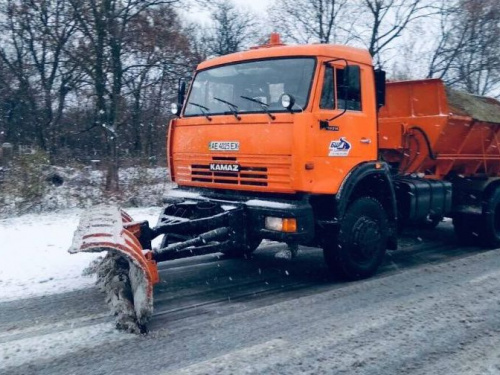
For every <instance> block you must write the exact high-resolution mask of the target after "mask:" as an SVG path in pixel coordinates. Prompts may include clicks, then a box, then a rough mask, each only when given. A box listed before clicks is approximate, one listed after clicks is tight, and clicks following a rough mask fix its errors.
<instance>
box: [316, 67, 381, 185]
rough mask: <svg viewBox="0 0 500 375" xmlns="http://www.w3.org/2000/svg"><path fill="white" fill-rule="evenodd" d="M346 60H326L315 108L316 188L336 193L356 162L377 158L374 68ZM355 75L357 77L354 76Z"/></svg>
mask: <svg viewBox="0 0 500 375" xmlns="http://www.w3.org/2000/svg"><path fill="white" fill-rule="evenodd" d="M344 61H345V60H341V61H340V60H339V61H337V62H335V63H333V64H331V63H323V64H322V67H321V70H320V84H319V90H318V91H319V92H318V94H317V97H316V100H315V103H314V104H313V105H314V110H313V112H314V113H315V118H316V121H317V122H316V124H315V125H314V126H313V127H312V129H311V131H312V137H313V142H312V144H313V154H314V165H315V171H316V173H315V174H316V178H315V179H314V186H313V191H315V192H318V193H337V191H338V189H339V187H340V185H341V183H342V181H343V180H344V178H345V177H346V176H347V174H348V173H349V171H351V170H352V169H353V168H354V167H355V166H356V165H358V164H360V163H362V162H365V161H371V160H375V159H376V158H377V122H376V111H375V105H374V103H372V98H373V97H374V92H373V91H374V89H373V86H374V84H373V70H372V68H371V67H368V66H361V65H357V64H355V63H349V64H348V65H349V67H350V68H348V69H347V70H351V72H352V71H353V70H354V71H356V70H359V75H357V77H356V74H354V75H352V74H351V75H349V77H347V75H348V74H347V70H346V63H345V62H344ZM353 77H354V78H353ZM356 81H357V82H356Z"/></svg>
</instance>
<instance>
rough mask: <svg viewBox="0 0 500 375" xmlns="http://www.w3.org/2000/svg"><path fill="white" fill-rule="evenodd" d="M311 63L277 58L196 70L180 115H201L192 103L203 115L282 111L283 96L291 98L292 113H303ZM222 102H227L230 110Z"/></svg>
mask: <svg viewBox="0 0 500 375" xmlns="http://www.w3.org/2000/svg"><path fill="white" fill-rule="evenodd" d="M315 63H316V61H315V59H314V58H310V57H296V58H278V59H269V60H258V61H247V62H242V63H238V64H231V65H224V66H219V67H215V68H210V69H207V70H203V71H200V72H199V73H198V74H197V75H196V77H195V79H194V82H193V87H192V89H191V93H190V95H189V98H188V100H187V104H186V109H185V111H184V116H200V115H201V116H202V115H203V113H201V111H200V108H199V107H198V106H196V105H194V104H193V103H196V104H198V105H202V106H203V107H204V108H206V110H205V114H207V115H217V114H228V113H233V112H234V111H233V110H232V109H234V110H236V111H237V113H259V112H260V113H266V112H285V111H287V110H286V109H285V108H283V106H282V105H281V100H280V98H281V95H283V94H285V93H286V94H289V95H292V96H293V97H294V98H295V105H294V106H293V108H292V110H296V111H300V110H303V109H304V108H305V107H306V106H307V101H308V99H309V92H310V88H311V83H312V78H313V73H314V68H315ZM248 98H252V99H255V100H254V101H252V100H248ZM221 99H222V100H221ZM226 103H231V104H232V109H231V108H228V104H226ZM264 107H265V108H264Z"/></svg>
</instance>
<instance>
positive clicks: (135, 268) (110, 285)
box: [68, 206, 158, 332]
mask: <svg viewBox="0 0 500 375" xmlns="http://www.w3.org/2000/svg"><path fill="white" fill-rule="evenodd" d="M140 224H141V223H140V222H134V221H133V220H132V218H131V217H130V216H129V215H128V214H127V213H126V212H124V211H122V210H121V209H120V208H118V207H113V206H101V207H95V208H92V209H91V210H88V211H86V212H84V214H83V215H82V217H81V219H80V223H79V225H78V228H77V230H76V231H75V234H74V237H73V243H72V245H71V247H70V249H69V250H68V251H69V252H70V253H71V254H75V253H80V252H102V251H107V252H108V254H107V255H106V257H105V258H104V259H103V260H102V261H101V262H100V264H99V265H98V267H97V275H98V285H99V286H100V287H101V289H103V290H104V291H105V292H106V295H107V302H108V304H109V305H110V307H111V310H112V311H113V313H114V314H115V315H116V316H117V327H118V328H121V329H125V330H128V331H131V332H144V330H145V325H146V323H147V322H148V320H149V318H150V317H151V315H152V312H153V285H154V284H155V283H157V282H158V270H157V267H156V262H155V261H154V260H152V259H151V256H150V254H151V253H150V251H149V249H148V250H144V249H143V248H142V246H141V244H140V242H139V240H138V237H139V236H140Z"/></svg>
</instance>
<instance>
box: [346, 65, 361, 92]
mask: <svg viewBox="0 0 500 375" xmlns="http://www.w3.org/2000/svg"><path fill="white" fill-rule="evenodd" d="M360 82H361V79H360V70H359V66H358V65H347V66H346V67H345V69H344V86H345V87H346V89H347V91H359V90H360V89H361V86H360Z"/></svg>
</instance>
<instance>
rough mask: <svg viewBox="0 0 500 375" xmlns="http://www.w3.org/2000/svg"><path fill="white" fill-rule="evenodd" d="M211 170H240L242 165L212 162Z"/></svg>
mask: <svg viewBox="0 0 500 375" xmlns="http://www.w3.org/2000/svg"><path fill="white" fill-rule="evenodd" d="M210 170H211V171H224V172H239V171H240V166H239V165H238V164H216V163H210Z"/></svg>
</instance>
